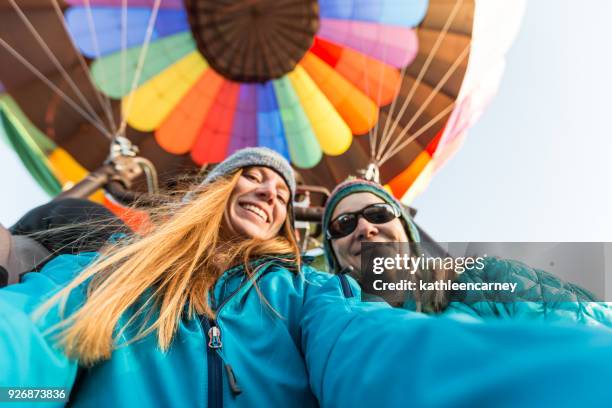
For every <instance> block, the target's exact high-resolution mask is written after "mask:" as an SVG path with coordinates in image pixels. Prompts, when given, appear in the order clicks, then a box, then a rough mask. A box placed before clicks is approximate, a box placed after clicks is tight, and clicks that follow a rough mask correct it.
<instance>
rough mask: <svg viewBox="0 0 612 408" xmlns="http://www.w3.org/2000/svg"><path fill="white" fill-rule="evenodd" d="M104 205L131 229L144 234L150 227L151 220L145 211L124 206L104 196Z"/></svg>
mask: <svg viewBox="0 0 612 408" xmlns="http://www.w3.org/2000/svg"><path fill="white" fill-rule="evenodd" d="M103 203H104V206H105V207H106V208H108V209H109V210H110V212H112V213H113V214H115V215H116V216H117V217H119V218H120V219H121V221H123V222H124V223H125V224H126V225H127V226H128V227H129V228H130V229H131V230H132V231H134V232H136V233H138V234H141V235H142V234H146V233H147V232H149V231H150V230H151V228H152V224H151V221H150V219H149V216H148V214H147V213H146V212H144V211H140V210H135V209H133V208H128V207H124V206H122V205H121V204H119V203H117V202H116V201H114V200H113V199H111V198H109V197H107V196H104V200H103Z"/></svg>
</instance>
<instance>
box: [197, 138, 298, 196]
mask: <svg viewBox="0 0 612 408" xmlns="http://www.w3.org/2000/svg"><path fill="white" fill-rule="evenodd" d="M251 166H262V167H268V168H270V169H272V170H274V171H275V172H277V173H278V174H279V175H280V176H281V177H282V178H283V179H284V180H285V182H286V183H287V186H288V187H289V190H290V192H291V197H292V198H293V197H295V188H296V187H295V174H294V172H293V169H292V168H291V165H290V164H289V162H288V161H287V159H285V158H284V157H283V156H281V155H280V154H278V153H277V152H275V151H274V150H272V149H269V148H267V147H247V148H245V149H241V150H237V151H236V152H235V153H233V154H232V155H231V156H229V157H227V158H226V159H225V160H223V161H222V162H221V163H219V164H218V165H217V166H216V167H215V168H214V169H212V170H211V171H210V173H208V174H207V175H206V178H205V179H204V180H203V181H202V183H201V184H200V186H204V185H206V184H209V183H212V182H213V181H215V180H218V179H219V178H221V177H223V176H226V175H228V174H231V173H233V172H234V171H236V170H238V169H241V168H244V167H251ZM190 197H191V193H189V194H187V196H186V197H185V199H187V200H188V199H189V198H190Z"/></svg>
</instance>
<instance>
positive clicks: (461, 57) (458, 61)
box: [385, 41, 472, 156]
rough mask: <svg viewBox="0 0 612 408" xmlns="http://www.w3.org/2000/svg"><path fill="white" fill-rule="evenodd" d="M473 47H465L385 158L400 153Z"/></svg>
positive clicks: (404, 128) (469, 45)
mask: <svg viewBox="0 0 612 408" xmlns="http://www.w3.org/2000/svg"><path fill="white" fill-rule="evenodd" d="M471 45H472V42H471V41H470V42H468V44H467V45H466V46H465V48H464V49H463V51H462V52H461V54H459V56H458V57H457V58H456V59H455V61H454V62H453V65H451V67H450V68H449V69H448V70H447V71H446V73H445V74H444V76H443V77H442V78H441V79H440V81H439V82H438V84H437V85H436V87H435V88H434V89H432V90H431V92H430V93H429V95H428V96H427V99H426V100H425V102H423V103H422V104H421V106H420V107H419V110H418V111H417V112H416V113H415V114H414V115H413V116H412V119H410V122H409V123H408V124H407V125H406V126H404V127H403V128H402V130H401V132H400V133H399V135H398V136H397V137H396V138H395V139H394V140H393V143H391V145H390V146H389V148H388V149H387V153H385V156H393V154H395V153H397V152H398V151H399V150H397V146H398V145H399V144H400V141H401V140H402V138H404V137H406V135H407V134H408V131H410V128H411V127H412V126H413V125H414V124H415V123H416V121H417V120H418V119H419V118H420V117H421V115H422V114H423V112H424V111H425V109H427V107H428V106H429V104H430V103H431V101H432V100H433V99H434V97H435V96H436V95H437V94H438V93H439V92H440V89H442V87H443V86H444V85H445V84H446V82H447V81H448V80H449V78H450V77H451V75H453V74H454V73H455V71H456V70H457V68H458V67H459V65H460V64H461V63H462V62H463V61H464V60H465V59H466V58H467V56H468V54H469V51H470V47H471ZM410 139H412V137H411V138H410ZM401 146H407V144H405V143H401ZM390 152H394V153H393V154H390Z"/></svg>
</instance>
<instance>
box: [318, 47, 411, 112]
mask: <svg viewBox="0 0 612 408" xmlns="http://www.w3.org/2000/svg"><path fill="white" fill-rule="evenodd" d="M311 52H312V53H313V54H315V55H316V56H317V57H319V58H321V59H322V60H323V61H325V62H326V63H327V64H328V65H329V66H330V67H332V68H333V69H334V70H335V71H336V72H337V73H338V74H340V76H342V77H344V78H345V79H347V80H348V81H350V82H351V83H353V85H355V86H356V87H357V88H359V89H360V90H361V91H362V92H363V93H365V94H366V95H368V97H369V98H370V99H371V100H373V101H374V102H375V103H376V104H377V105H378V106H385V105H388V104H389V103H391V101H392V100H393V99H394V98H395V97H396V96H397V94H398V92H399V90H400V86H401V76H400V74H399V72H398V71H397V70H396V69H395V68H393V67H390V66H389V65H386V64H383V63H381V62H379V61H377V60H375V59H372V58H368V57H367V56H365V55H363V54H360V53H358V52H356V51H353V50H351V49H349V48H342V47H340V46H338V45H336V44H333V43H332V42H329V41H325V40H323V39H321V38H315V41H314V44H313V45H312V48H311Z"/></svg>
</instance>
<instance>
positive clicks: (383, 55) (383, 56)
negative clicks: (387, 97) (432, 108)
mask: <svg viewBox="0 0 612 408" xmlns="http://www.w3.org/2000/svg"><path fill="white" fill-rule="evenodd" d="M364 58H365V56H364ZM386 58H387V42H385V43H384V45H383V54H382V61H383V62H384V61H385V60H386ZM384 80H385V69H384V67H383V66H381V70H380V75H379V78H378V81H379V83H378V95H377V98H376V101H375V103H376V106H377V108H378V111H377V118H376V123H375V124H374V135H378V130H379V128H378V124H379V123H380V120H379V119H380V100H381V99H382V87H383V83H384ZM394 99H395V98H394ZM377 137H378V136H377ZM381 141H382V139H381ZM376 164H377V165H378V162H376Z"/></svg>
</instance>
